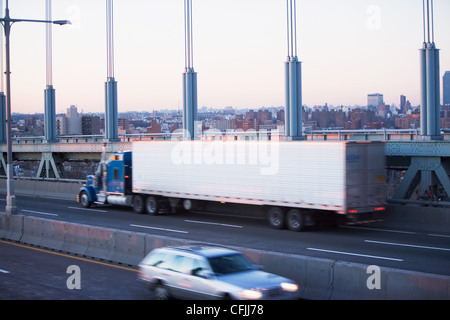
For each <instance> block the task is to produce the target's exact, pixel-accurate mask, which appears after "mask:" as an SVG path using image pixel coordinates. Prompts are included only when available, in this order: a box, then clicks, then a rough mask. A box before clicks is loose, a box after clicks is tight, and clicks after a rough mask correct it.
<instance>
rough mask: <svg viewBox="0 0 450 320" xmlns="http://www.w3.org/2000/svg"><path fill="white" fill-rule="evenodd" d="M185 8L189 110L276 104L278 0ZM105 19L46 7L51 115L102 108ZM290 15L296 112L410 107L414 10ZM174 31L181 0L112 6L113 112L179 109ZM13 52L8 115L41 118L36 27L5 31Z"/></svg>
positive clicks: (178, 44) (201, 0) (68, 7)
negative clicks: (190, 65)
mask: <svg viewBox="0 0 450 320" xmlns="http://www.w3.org/2000/svg"><path fill="white" fill-rule="evenodd" d="M3 2H4V1H3ZM434 4H435V15H434V21H435V42H436V45H437V48H439V49H441V74H440V78H441V81H442V76H443V75H444V73H445V71H446V70H450V37H448V34H447V33H448V30H450V21H448V19H446V18H445V17H446V15H448V13H449V12H450V3H449V2H448V1H444V0H441V1H438V0H435V1H434ZM9 5H10V10H11V17H13V18H30V19H42V18H45V1H44V0H40V1H30V0H14V1H10V4H9ZM193 6H194V8H193V24H194V68H195V71H196V72H198V105H199V108H201V107H202V106H207V107H213V108H224V107H225V106H233V107H234V108H260V107H270V106H284V104H285V102H284V62H285V61H286V56H287V52H286V30H285V29H286V17H285V15H286V3H285V1H269V0H264V1H261V0H260V1H256V0H245V1H242V0H241V1H237V0H229V1H226V2H225V1H211V0H209V1H207V0H194V1H193ZM105 12H106V6H105V1H100V0H97V1H87V0H78V1H74V0H58V1H53V19H69V20H71V21H72V26H63V27H59V26H55V27H53V82H54V87H55V89H56V112H57V113H60V112H63V111H64V110H66V109H67V108H68V107H69V106H70V105H77V106H78V108H79V109H80V110H84V112H104V110H105V102H104V83H105V81H106V64H107V62H106V19H105ZM2 13H3V10H2ZM297 13H298V16H297V22H298V23H297V37H298V57H299V60H300V61H302V66H303V74H302V78H303V103H304V104H305V105H308V106H311V107H312V106H314V105H324V104H325V103H328V104H329V105H346V106H352V105H361V106H363V105H366V104H367V95H368V94H370V93H375V92H380V93H382V94H383V96H384V102H385V103H386V104H388V105H390V104H393V103H394V104H399V99H400V95H404V96H406V97H407V99H408V100H409V101H410V102H411V104H412V105H418V104H420V79H419V49H420V47H421V44H422V39H423V29H422V28H423V25H422V1H421V0H417V1H411V0H396V1H387V0H372V1H365V0H363V1H361V0H348V1H346V2H345V5H343V4H338V3H337V2H336V1H331V0H319V1H314V2H308V1H298V2H297ZM446 20H447V21H446ZM183 27H184V23H183V1H181V0H180V1H174V0H173V1H163V0H158V1H151V2H150V1H143V0H141V1H140V0H129V1H120V0H116V1H114V32H115V34H114V44H115V77H116V80H117V82H118V106H119V107H118V108H119V112H126V111H129V110H138V111H152V110H153V109H179V110H180V109H182V85H181V80H182V72H183V71H184V29H183ZM11 46H12V47H11V56H12V61H11V68H12V112H23V113H26V112H44V96H43V90H44V89H45V74H46V73H45V27H44V26H40V25H37V26H36V25H33V24H26V23H21V24H16V25H14V26H13V29H12V33H11ZM441 88H442V83H441ZM440 98H441V100H442V89H441V97H440Z"/></svg>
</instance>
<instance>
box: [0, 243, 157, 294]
mask: <svg viewBox="0 0 450 320" xmlns="http://www.w3.org/2000/svg"><path fill="white" fill-rule="evenodd" d="M75 268H78V269H75ZM111 279H114V281H111ZM151 297H152V296H151V293H150V291H149V290H147V289H146V288H145V287H143V286H142V285H141V284H140V283H139V282H138V281H137V280H136V269H135V268H130V267H124V266H120V265H115V264H113V263H105V262H100V261H95V260H90V259H85V258H81V257H76V256H71V255H69V254H63V253H58V252H53V251H50V250H44V249H40V248H35V247H31V246H26V245H21V244H17V243H13V242H7V241H1V240H0V300H61V299H64V300H148V299H149V298H151Z"/></svg>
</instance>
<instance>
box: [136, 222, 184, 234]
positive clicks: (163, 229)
mask: <svg viewBox="0 0 450 320" xmlns="http://www.w3.org/2000/svg"><path fill="white" fill-rule="evenodd" d="M130 227H137V228H146V229H153V230H161V231H169V232H176V233H189V232H188V231H182V230H175V229H165V228H157V227H149V226H141V225H138V224H130Z"/></svg>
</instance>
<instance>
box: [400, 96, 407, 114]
mask: <svg viewBox="0 0 450 320" xmlns="http://www.w3.org/2000/svg"><path fill="white" fill-rule="evenodd" d="M405 103H406V97H405V96H404V95H401V96H400V110H401V112H404V108H405Z"/></svg>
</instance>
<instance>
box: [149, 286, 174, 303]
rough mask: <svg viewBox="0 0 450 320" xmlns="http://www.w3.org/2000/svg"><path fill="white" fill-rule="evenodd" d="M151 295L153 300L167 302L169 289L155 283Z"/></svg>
mask: <svg viewBox="0 0 450 320" xmlns="http://www.w3.org/2000/svg"><path fill="white" fill-rule="evenodd" d="M153 295H154V298H155V300H169V299H170V293H169V289H167V287H166V286H165V285H164V284H162V283H157V284H156V285H155V287H154V288H153Z"/></svg>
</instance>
